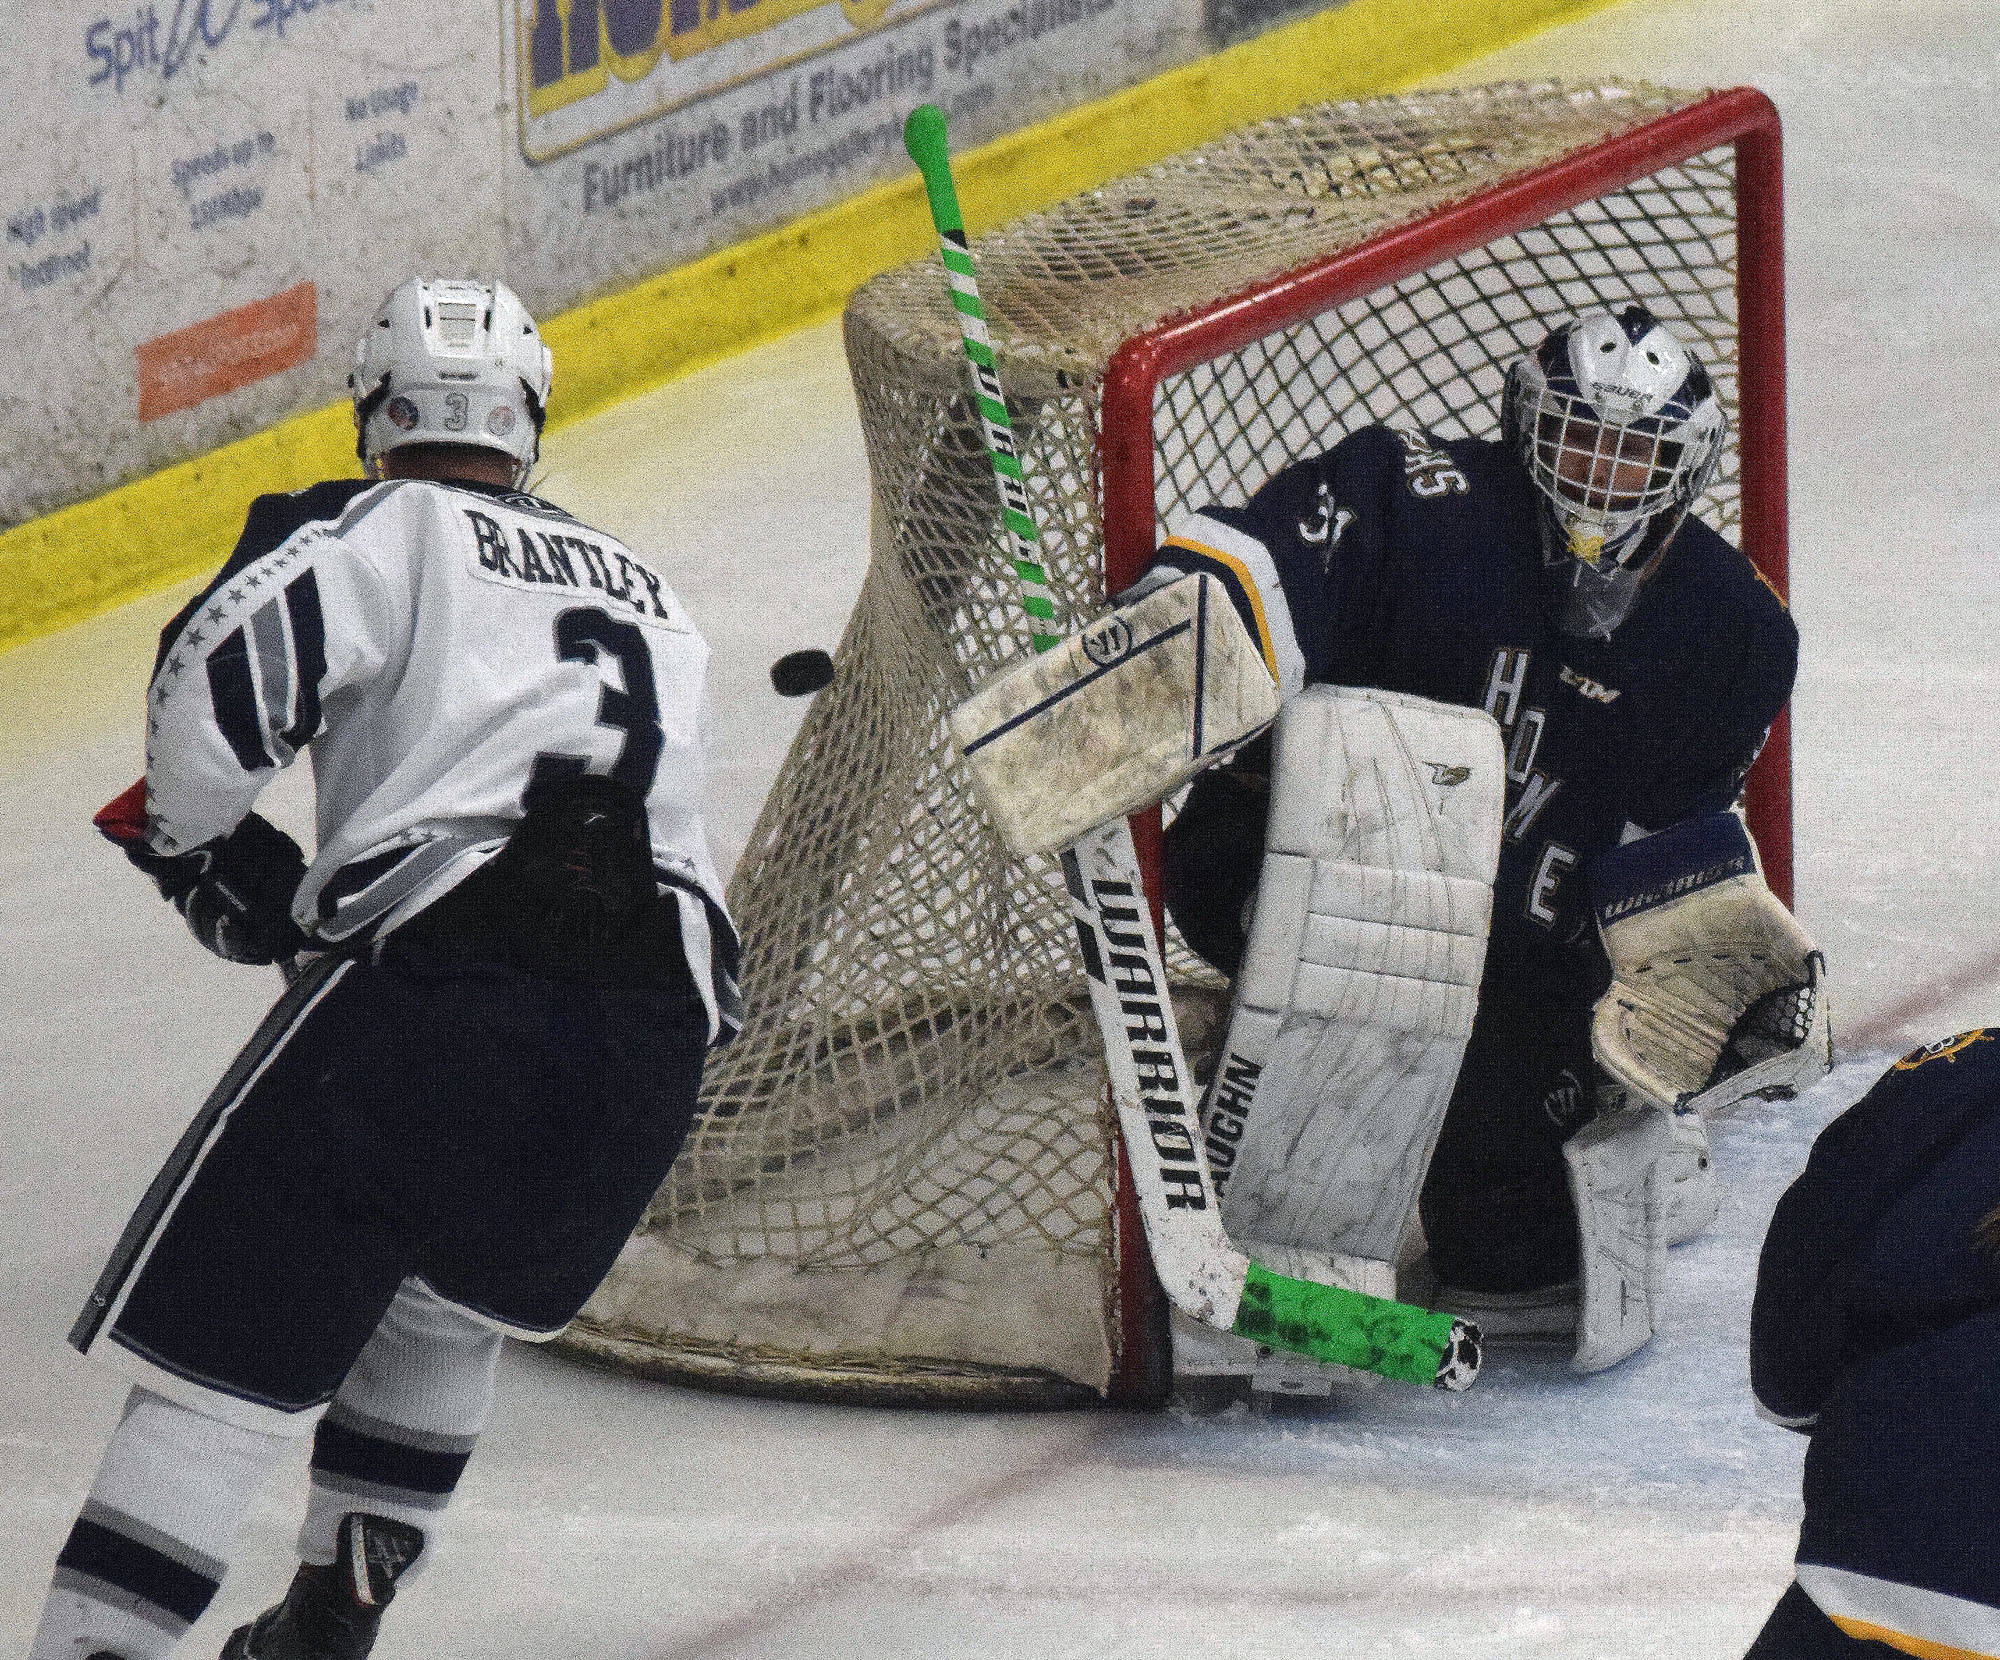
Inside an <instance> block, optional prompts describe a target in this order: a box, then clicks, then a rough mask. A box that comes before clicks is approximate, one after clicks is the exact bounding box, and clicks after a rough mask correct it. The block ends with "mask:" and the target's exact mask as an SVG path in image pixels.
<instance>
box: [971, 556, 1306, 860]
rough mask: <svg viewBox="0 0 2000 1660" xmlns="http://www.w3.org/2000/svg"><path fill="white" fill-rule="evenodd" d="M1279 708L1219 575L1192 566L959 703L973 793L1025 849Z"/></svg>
mask: <svg viewBox="0 0 2000 1660" xmlns="http://www.w3.org/2000/svg"><path fill="white" fill-rule="evenodd" d="M1277 713H1278V689H1277V684H1276V680H1275V677H1274V675H1273V674H1272V672H1271V670H1270V668H1269V666H1268V665H1267V664H1266V662H1265V660H1264V657H1263V654H1262V653H1261V652H1260V651H1259V649H1258V647H1257V646H1256V644H1255V643H1254V642H1253V641H1252V639H1251V636H1250V632H1249V630H1248V629H1246V628H1245V627H1244V626H1243V621H1242V619H1241V618H1240V617H1239V616H1238V615H1237V613H1236V610H1235V608H1234V607H1233V606H1232V605H1231V604H1230V603H1229V600H1228V597H1227V596H1226V595H1225V594H1224V592H1223V589H1222V585H1221V583H1219V582H1217V581H1216V580H1215V579H1214V578H1213V577H1210V576H1205V575H1197V576H1185V577H1182V578H1181V579H1180V580H1178V581H1176V582H1170V583H1168V584H1167V585H1166V586H1165V587H1162V588H1157V589H1155V590H1154V591H1153V592H1151V593H1149V594H1147V595H1146V596H1145V597H1144V598H1142V599H1139V600H1136V601H1134V602H1132V603H1129V604H1126V605H1121V606H1119V607H1118V608H1116V609H1115V610H1113V611H1112V612H1111V613H1110V614H1109V615H1108V616H1105V617H1102V618H1100V619H1099V620H1098V621H1097V622H1095V623H1093V624H1092V625H1091V626H1090V627H1088V628H1086V629H1084V630H1082V631H1081V632H1080V633H1077V634H1074V635H1071V636H1070V637H1069V638H1068V639H1066V640H1064V641H1063V642H1062V643H1061V644H1060V645H1058V646H1056V647H1055V648H1054V649H1053V650H1051V651H1047V652H1044V653H1042V654H1041V655H1040V656H1036V657H1029V658H1024V659H1023V660H1022V661H1020V662H1019V663H1016V664H1014V665H1012V666H1011V667H1009V668H1006V669H1003V670H1002V671H1001V672H1000V673H999V674H997V675H995V676H994V677H993V678H992V679H991V680H989V681H987V682H986V683H985V684H984V685H983V686H981V687H980V688H979V690H978V691H976V692H975V693H973V695H972V696H971V697H969V698H968V699H966V701H965V702H963V703H961V704H960V705H959V706H958V708H957V709H956V710H954V711H953V713H952V717H951V731H952V738H953V741H954V742H955V743H957V745H958V748H959V753H960V754H961V755H963V756H964V757H965V761H966V765H967V767H968V768H969V769H970V771H971V774H972V786H973V792H974V794H976V795H977V797H978V798H979V803H980V805H981V806H982V807H984V808H985V809H986V812H987V814H988V815H989V816H990V817H991V818H992V820H993V823H994V825H995V827H996V828H997V829H998V830H999V832H1000V835H1001V837H1002V839H1003V840H1004V841H1005V842H1006V843H1007V845H1008V846H1009V847H1011V848H1012V849H1014V851H1015V852H1017V853H1046V852H1051V851H1053V850H1054V849H1056V848H1059V847H1067V846H1068V845H1069V844H1070V843H1072V842H1074V841H1076V840H1077V839H1078V838H1079V837H1081V836H1082V835H1083V834H1084V833H1085V832H1087V831H1089V830H1093V829H1095V828H1096V827H1097V826H1098V825H1100V824H1103V823H1106V822H1107V821H1109V820H1112V819H1121V818H1124V817H1125V816H1126V815H1127V814H1129V813H1133V812H1136V811H1138V810H1139V809H1140V808H1142V807H1150V806H1152V805H1153V803H1154V802H1156V801H1159V800H1161V799H1162V798H1163V797H1165V796H1167V795H1169V794H1171V793H1172V792H1173V791H1174V790H1176V789H1178V788H1179V787H1180V786H1181V785H1182V784H1185V783H1186V782H1187V781H1188V780H1189V779H1190V778H1192V777H1193V776H1194V775H1195V774H1196V773H1197V772H1199V771H1200V770H1201V769H1202V768H1204V767H1207V766H1212V765H1213V764H1214V763H1215V762H1217V761H1219V760H1221V759H1222V758H1223V757H1224V756H1225V755H1228V754H1229V753H1230V752H1231V751H1232V750H1234V749H1236V748H1237V747H1238V746H1240V745H1241V744H1243V743H1244V742H1246V741H1247V740H1248V739H1250V738H1252V737H1254V736H1255V735H1256V734H1257V733H1259V732H1261V731H1262V730H1263V729H1264V728H1265V727H1266V726H1267V725H1269V724H1270V722H1271V721H1272V719H1273V718H1274V717H1275V716H1276V715H1277Z"/></svg>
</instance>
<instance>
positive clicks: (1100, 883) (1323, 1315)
mask: <svg viewBox="0 0 2000 1660" xmlns="http://www.w3.org/2000/svg"><path fill="white" fill-rule="evenodd" d="M903 142H904V146H905V147H906V148H907V149H908V151H909V153H910V159H911V160H912V161H914V162H915V163H916V165H917V170H918V171H919V172H920V173H921V174H922V175H923V180H924V192H925V195H926V196H927V197H928V198H929V201H930V210H931V220H932V223H933V224H934V225H935V226H936V229H937V233H938V248H939V253H940V255H941V257H942V258H943V261H944V267H945V271H946V274H947V277H948V280H949V283H950V288H951V300H952V305H953V307H954V308H955V309H956V311H957V313H958V322H959V334H960V339H961V342H962V344H963V346H964V348H965V358H966V362H967V364H968V365H969V367H970V369H971V374H972V397H973V402H974V404H975V405H976V407H977V408H978V410H979V414H980V420H981V424H982V426H983V428H984V430H985V436H986V451H987V456H988V459H989V460H990V461H991V462H992V464H993V477H994V482H995V484H996V485H997V486H998V487H999V491H1000V502H1001V517H1002V520H1003V522H1004V523H1005V525H1006V529H1007V536H1008V541H1009V544H1010V548H1011V551H1012V554H1013V559H1014V570H1015V573H1016V575H1017V576H1018V577H1019V579H1020V582H1021V590H1022V608H1023V609H1024V610H1025V611H1026V612H1027V614H1028V616H1029V618H1030V619H1031V631H1032V639H1033V644H1034V648H1035V650H1036V651H1038V652H1042V651H1047V650H1049V649H1050V648H1051V647H1052V646H1055V645H1056V644H1058V643H1059V641H1060V636H1059V635H1058V634H1057V633H1055V632H1054V625H1055V617H1056V607H1055V600H1054V597H1053V595H1052V594H1051V593H1050V591H1049V586H1048V576H1047V573H1046V571H1045V570H1044V569H1043V566H1042V563H1041V557H1040V553H1041V549H1040V533H1039V531H1038V530H1037V528H1036V525H1035V520H1034V514H1033V509H1032V507H1031V505H1030V503H1029V500H1028V492H1027V487H1026V483H1025V481H1024V479H1023V476H1022V472H1021V461H1020V453H1019V450H1018V448H1017V447H1016V445H1015V442H1014V434H1013V428H1012V424H1011V423H1010V421H1009V419H1008V416H1007V403H1006V398H1005V395H1004V393H1003V391H1002V389H1001V385H1000V376H999V367H998V364H997V362H996V360H995V358H994V354H993V343H992V340H991V338H990V336H989V335H988V333H987V329H986V314H985V310H984V307H983V306H982V305H981V303H980V298H979V284H978V276H977V272H976V270H975V267H974V264H973V259H972V251H971V245H970V243H969V242H968V241H967V238H966V234H965V222H964V219H963V217H962V216H961V214H960V212H959V206H958V192H957V189H956V188H955V186H954V184H953V182H952V176H951V160H950V156H949V153H948V150H947V146H946V140H945V118H944V112H943V111H942V110H940V109H939V108H938V107H937V106H936V105H935V104H924V105H921V106H919V107H918V108H917V109H915V110H913V111H912V112H911V114H910V117H909V119H908V121H907V122H905V124H904V127H903ZM1062 869H1063V880H1064V883H1065V885H1066V887H1067V888H1068V891H1069V899H1070V911H1071V915H1072V916H1073V918H1074V919H1075V922H1076V930H1077V940H1078V943H1079V945H1080V946H1081V948H1082V952H1083V960H1084V967H1085V969H1086V971H1087V973H1088V976H1089V982H1090V1001H1091V1007H1092V1010H1093V1011H1094V1013H1095V1014H1096V1017H1097V1025H1098V1030H1099V1033H1100V1035H1101V1036H1102V1038H1103V1040H1104V1058H1105V1069H1106V1071H1107V1073H1108V1074H1109V1076H1110V1080H1111V1094H1112V1100H1113V1104H1114V1107H1115V1109H1116V1111H1117V1114H1118V1124H1119V1129H1120V1132H1121V1133H1122V1135H1123V1136H1124V1139H1125V1148H1126V1152H1127V1154H1128V1156H1129V1162H1130V1165H1131V1169H1132V1181H1133V1186H1134V1189H1135V1191H1136V1194H1137V1197H1138V1201H1139V1213H1140V1216H1141V1217H1142V1218H1143V1219H1144V1222H1145V1228H1146V1241H1147V1244H1148V1245H1149V1246H1150V1247H1151V1249H1152V1253H1153V1266H1154V1270H1155V1272H1156V1273H1157V1274H1158V1275H1159V1279H1160V1284H1161V1285H1162V1287H1164V1289H1165V1291H1166V1293H1167V1296H1168V1298H1169V1299H1170V1300H1171V1301H1172V1302H1173V1304H1174V1306H1175V1307H1177V1308H1179V1309H1180V1310H1181V1311H1182V1312H1183V1313H1186V1314H1188V1315H1190V1316H1192V1317H1193V1318H1194V1319H1197V1320H1200V1321H1202V1322H1203V1323H1205V1324H1207V1325H1211V1326H1215V1327H1218V1328H1219V1329H1221V1330H1223V1331H1229V1332H1234V1333H1235V1334H1236V1335H1237V1336H1239V1337H1245V1338H1248V1339H1250V1340H1251V1341H1252V1342H1256V1343H1262V1344H1265V1345H1267V1346H1269V1347H1271V1348H1274V1349H1287V1350H1291V1351H1292V1352H1294V1353H1297V1354H1302V1355H1307V1356H1310V1357H1311V1358H1312V1359H1315V1360H1323V1361H1332V1362H1335V1363H1337V1364H1339V1365H1343V1366H1352V1367H1357V1368H1360V1369H1363V1370H1366V1371H1371V1372H1378V1373H1380V1374H1382V1375H1383V1376H1385V1377H1391V1378H1397V1379H1401V1380H1403V1381H1405V1382H1409V1383H1431V1384H1435V1385H1436V1386H1437V1387H1439V1388H1442V1389H1464V1388H1466V1387H1467V1386H1468V1385H1470V1384H1471V1382H1472V1380H1473V1378H1474V1377H1475V1376H1476V1375H1477V1374H1478V1370H1479V1332H1478V1329H1477V1328H1476V1327H1474V1326H1472V1325H1470V1324H1469V1323H1467V1322H1465V1321H1463V1320H1458V1319H1455V1318H1454V1317H1453V1316H1451V1315H1449V1314H1440V1313H1434V1312H1432V1311H1431V1310H1429V1309H1422V1308H1415V1307H1412V1306H1410V1305H1409V1304H1406V1303H1398V1302H1392V1301H1389V1300H1388V1299H1385V1298H1380V1297H1371V1296H1367V1295H1365V1294H1363V1293H1361V1292H1357V1291H1349V1290H1346V1289H1344V1288H1342V1287H1339V1286H1331V1285H1320V1284H1317V1283H1315V1282H1313V1281H1310V1280H1298V1279H1292V1278H1289V1277H1288V1276H1286V1275H1283V1274H1277V1273H1273V1272H1272V1271H1271V1270H1269V1269H1267V1268H1263V1267H1260V1266H1259V1265H1258V1264H1257V1263H1255V1262H1252V1261H1251V1260H1250V1258H1249V1257H1247V1256H1246V1255H1244V1254H1243V1252H1241V1251H1239V1250H1237V1249H1236V1247H1235V1246H1234V1245H1232V1244H1231V1243H1230V1241H1229V1238H1228V1236H1227V1235H1226V1234H1225V1233H1224V1232H1223V1229H1222V1222H1221V1217H1220V1212H1219V1210H1218V1206H1217V1200H1216V1194H1215V1184H1214V1180H1213V1178H1212V1177H1211V1176H1210V1174H1209V1168H1208V1158H1207V1155H1206V1153H1205V1152H1204V1151H1203V1150H1202V1145H1201V1136H1200V1131H1199V1126H1198V1121H1197V1119H1196V1115H1195V1102H1194V1099H1193V1092H1192V1080H1191V1078H1190V1077H1189V1075H1188V1069H1187V1062H1186V1058H1185V1056H1184V1054H1183V1051H1182V1049H1181V1041H1180V1032H1179V1029H1178V1027H1177V1025H1176V1023H1175V1020H1174V1010H1173V1000H1172V998H1171V997H1170V996H1169V994H1168V990H1167V975H1166V966H1165V962H1164V960H1163V958H1162V956H1161V953H1160V944H1159V941H1158V939H1157V938H1156V937H1155V935H1154V933H1153V927H1152V918H1151V915H1150V914H1149V907H1148V904H1147V901H1146V892H1145V887H1144V884H1143V882H1142V880H1141V878H1140V874H1139V860H1138V854H1137V852H1136V851H1135V850H1134V848H1133V845H1132V832H1131V828H1130V827H1129V826H1128V825H1127V823H1126V822H1125V820H1124V819H1122V818H1118V819H1112V820H1110V821H1108V822H1107V823H1105V824H1102V825H1099V826H1098V827H1097V828H1096V829H1095V830H1092V831H1089V832H1087V833H1086V834H1085V835H1083V836H1082V837H1080V838H1079V839H1078V840H1077V841H1076V842H1075V843H1074V844H1072V845H1071V846H1070V847H1069V848H1067V849H1065V850H1064V852H1063V854H1062Z"/></svg>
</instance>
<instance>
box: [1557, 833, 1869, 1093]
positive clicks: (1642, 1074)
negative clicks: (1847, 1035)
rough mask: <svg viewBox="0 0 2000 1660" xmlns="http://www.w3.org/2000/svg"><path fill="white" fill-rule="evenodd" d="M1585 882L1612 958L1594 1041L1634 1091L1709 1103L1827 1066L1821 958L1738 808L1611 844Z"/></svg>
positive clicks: (1792, 1082)
mask: <svg viewBox="0 0 2000 1660" xmlns="http://www.w3.org/2000/svg"><path fill="white" fill-rule="evenodd" d="M1590 890H1591V901H1592V903H1593V905H1594V906H1595V908H1596V912H1597V925H1598V929H1599V932H1600V933H1601V935H1602V936H1603V940H1604V949H1605V953H1606V954H1607V955H1608V956H1609V957H1610V959H1611V987H1610V989H1609V990H1608V991H1607V992H1605V994H1604V996H1603V997H1601V998H1600V999H1599V1000H1598V1003H1597V1009H1596V1015H1595V1017H1594V1020H1593V1023H1592V1027H1591V1045H1592V1048H1593V1050H1594V1051H1595V1054H1596V1058H1597V1064H1598V1065H1599V1066H1601V1067H1603V1068H1604V1070H1605V1071H1606V1072H1607V1073H1609V1074H1610V1075H1611V1077H1612V1078H1613V1079H1614V1080H1615V1081H1616V1082H1617V1083H1619V1084H1620V1085H1622V1086H1623V1087H1624V1088H1625V1089H1627V1090H1628V1091H1630V1092H1631V1094H1632V1096H1633V1097H1634V1098H1635V1100H1637V1101H1641V1102H1646V1103H1649V1104H1651V1105H1653V1106H1656V1107H1664V1108H1673V1107H1676V1106H1679V1107H1683V1108H1689V1107H1691V1108H1694V1109H1696V1110H1698V1111H1700V1112H1701V1113H1702V1114H1703V1115H1705V1116H1706V1115H1712V1114H1713V1113H1715V1112H1718V1111H1720V1110H1721V1109H1722V1108H1724V1107H1727V1106H1731V1105H1734V1104H1735V1103H1736V1102H1738V1101H1741V1100H1743V1099H1744V1098H1745V1097H1746V1096H1751V1095H1760V1096H1764V1097H1766V1098H1767V1099H1781V1098H1784V1097H1788V1096H1791V1095H1795V1094H1797V1093H1798V1091H1799V1090H1801V1089H1805V1088H1807V1087H1809V1086H1810V1085H1811V1084H1813V1083H1814V1082H1816V1081H1817V1080H1818V1079H1819V1078H1821V1077H1823V1076H1825V1074H1826V1072H1827V1069H1828V1068H1829V1067H1830V1066H1831V1065H1832V1034H1831V1029H1830V1026H1829V1023H1828V1019H1827V1011H1826V994H1825V992H1824V990H1823V989H1822V987H1821V984H1820V981H1821V976H1822V973H1823V969H1824V959H1823V958H1822V957H1821V956H1820V953H1819V952H1818V951H1817V950H1815V949H1814V947H1813V943H1812V941H1811V940H1810V939H1809V938H1808V937H1807V936H1806V933H1805V930H1804V929H1802V928H1801V927H1800V926H1799V925H1798V923H1797V922H1796V921H1794V920H1793V918H1792V914H1791V912H1790V911H1788V910H1786V909H1785V907H1784V905H1783V904H1781V903H1780V902H1779V900H1778V898H1777V896H1776V895H1775V894H1773V893H1772V892H1771V890H1770V889H1769V888H1767V887H1766V886H1765V885H1764V876H1763V873H1762V871H1760V870H1759V869H1758V866H1757V853H1756V849H1755V847H1754V846H1752V844H1751V841H1750V835H1749V832H1748V831H1746V830H1745V829H1744V828H1743V824H1742V821H1741V820H1739V819H1738V818H1737V817H1736V815H1735V814H1734V813H1727V812H1721V813H1708V814H1704V815H1703V816H1702V817H1700V818H1693V819H1688V820H1687V821H1685V822H1684V823H1681V824H1676V825H1673V826H1671V827H1669V828H1668V829H1665V830H1662V831H1660V832H1658V833H1657V834H1656V835H1651V836H1645V837H1642V838H1640V839H1639V840H1637V841H1633V842H1628V843H1626V844H1625V845H1624V846H1623V847H1618V848H1614V849H1612V850H1611V851H1610V852H1609V853H1605V854H1603V855H1601V856H1600V857H1598V858H1597V859H1595V860H1593V861H1592V863H1591V868H1590Z"/></svg>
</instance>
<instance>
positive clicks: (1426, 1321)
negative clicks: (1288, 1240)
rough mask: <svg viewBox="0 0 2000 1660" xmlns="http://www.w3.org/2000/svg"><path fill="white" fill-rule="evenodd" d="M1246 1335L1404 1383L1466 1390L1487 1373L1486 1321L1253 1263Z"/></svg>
mask: <svg viewBox="0 0 2000 1660" xmlns="http://www.w3.org/2000/svg"><path fill="white" fill-rule="evenodd" d="M1233 1330H1234V1331H1235V1333H1236V1335H1237V1336H1238V1337H1247V1338H1249V1339H1250V1340H1251V1341H1252V1342H1254V1343H1263V1344H1266V1345H1268V1346H1269V1347H1271V1348H1274V1349H1289V1350H1290V1351H1291V1352H1292V1353H1294V1354H1302V1355H1309V1356H1310V1357H1311V1358H1312V1359H1314V1360H1328V1361H1332V1362H1334V1363H1335V1364H1336V1365H1340V1366H1353V1367H1356V1368H1358V1369H1359V1370H1361V1371H1364V1372H1379V1373H1380V1374H1381V1375H1382V1376H1383V1377H1387V1378H1396V1379H1399V1380H1400V1381H1402V1382H1404V1383H1428V1384H1433V1385H1435V1386H1436V1387H1437V1388H1439V1389H1453V1390H1456V1389H1466V1388H1469V1387H1470V1386H1471V1384H1472V1380H1473V1379H1474V1378H1475V1377H1477V1376H1478V1375H1479V1358H1480V1357H1479V1328H1478V1327H1477V1326H1474V1325H1472V1324H1470V1323H1469V1322H1467V1321H1464V1320H1460V1319H1458V1318H1457V1317H1456V1316H1454V1315H1450V1314H1440V1313H1436V1312H1434V1311H1432V1310H1430V1309H1427V1308H1415V1307H1413V1306H1411V1305H1410V1304H1408V1303H1394V1302H1389V1301H1387V1300H1386V1299H1384V1298H1381V1297H1370V1296H1366V1295H1364V1294H1363V1293H1361V1292H1359V1291H1348V1290H1344V1289H1343V1288H1342V1287H1340V1286H1337V1285H1315V1284H1313V1283H1312V1282H1311V1281H1309V1280H1295V1279H1289V1278H1287V1277H1286V1276H1285V1275H1283V1274H1274V1273H1272V1272H1271V1271H1270V1270H1269V1269H1268V1268H1260V1267H1259V1266H1258V1265H1257V1264H1256V1263H1254V1262H1253V1263H1251V1264H1250V1269H1249V1272H1248V1273H1247V1274H1246V1275H1245V1276H1244V1280H1243V1301H1242V1303H1241V1304H1240V1305H1239V1306H1238V1308H1237V1311H1236V1324H1235V1326H1234V1328H1233Z"/></svg>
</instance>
